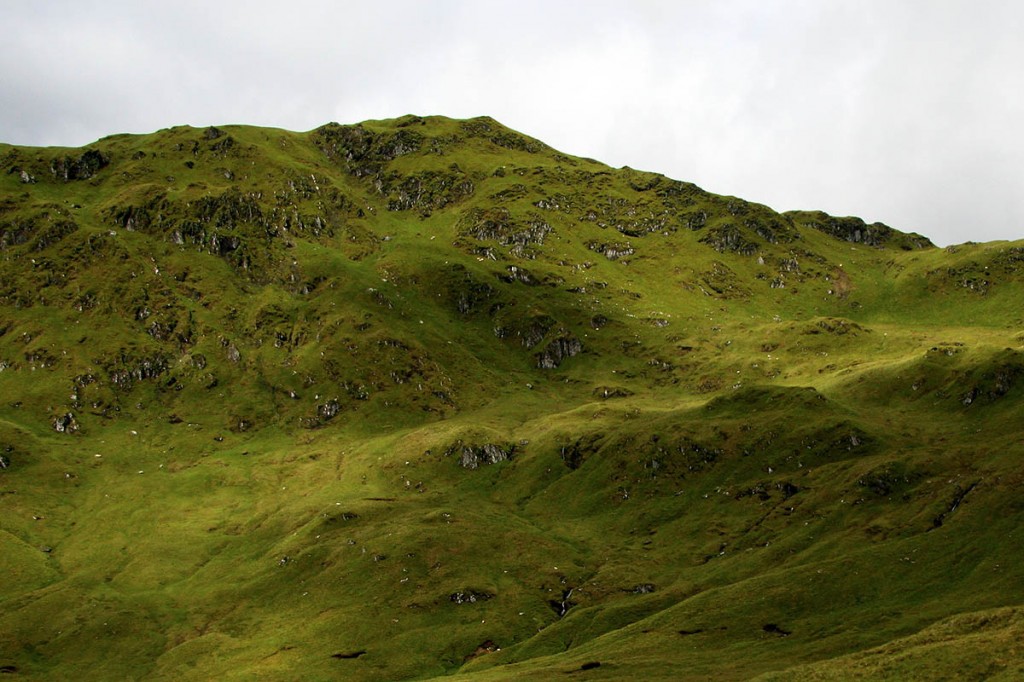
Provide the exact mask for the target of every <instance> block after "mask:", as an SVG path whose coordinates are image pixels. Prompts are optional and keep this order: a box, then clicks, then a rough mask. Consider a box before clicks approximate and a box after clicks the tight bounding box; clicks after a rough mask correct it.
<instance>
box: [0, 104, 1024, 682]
mask: <svg viewBox="0 0 1024 682" xmlns="http://www.w3.org/2000/svg"><path fill="white" fill-rule="evenodd" d="M1022 300H1024V242H1015V243H1008V242H996V243H989V244H964V245H959V246H955V247H949V248H945V249H940V248H937V247H935V246H934V245H932V244H931V242H929V240H928V239H927V238H925V237H923V236H920V235H917V234H908V233H904V232H900V231H898V230H896V229H893V228H890V227H888V226H886V225H883V224H880V223H874V224H866V223H864V222H863V221H862V220H860V219H857V218H850V217H833V216H829V215H827V214H825V213H821V212H812V211H808V212H803V211H801V212H789V213H777V212H775V211H773V210H771V209H769V208H768V207H766V206H762V205H758V204H753V203H749V202H746V201H743V200H742V199H738V198H735V197H726V196H718V195H715V194H711V193H708V192H706V191H704V190H702V189H700V188H699V187H697V186H695V185H693V184H689V183H686V182H680V181H676V180H672V179H669V178H666V177H664V176H662V175H658V174H654V173H647V172H640V171H635V170H632V169H629V168H623V169H612V168H610V167H608V166H605V165H603V164H601V163H599V162H597V161H594V160H590V159H583V158H576V157H571V156H567V155H564V154H561V153H559V152H557V151H556V150H554V149H551V148H550V147H548V146H546V145H545V144H543V143H542V142H540V141H537V140H534V139H532V138H529V137H527V136H524V135H522V134H520V133H518V132H515V131H512V130H510V129H508V128H506V127H504V126H502V125H501V124H499V123H497V122H496V121H494V120H493V119H490V118H477V119H472V120H467V121H459V120H452V119H448V118H443V117H425V118H424V117H417V116H406V117H403V118H400V119H396V120H389V121H368V122H365V123H362V124H359V125H338V124H336V123H330V124H327V125H325V126H323V127H320V128H317V129H316V130H313V131H310V132H308V133H293V132H287V131H283V130H277V129H268V128H255V127H247V126H223V127H211V128H206V129H197V128H191V127H177V128H172V129H169V130H162V131H159V132H156V133H153V134H149V135H115V136H111V137H107V138H104V139H102V140H99V141H97V142H96V143H95V144H92V145H89V146H88V147H86V148H82V149H63V148H45V149H44V148H29V147H15V146H10V145H0V396H2V401H0V568H2V569H3V576H4V580H2V581H0V673H3V674H7V675H9V676H10V677H11V678H12V679H68V678H82V677H86V678H88V679H97V680H100V679H119V680H122V679H154V680H206V679H213V678H217V679H223V680H252V679H266V680H277V679H304V680H335V679H347V680H402V679H432V678H435V677H436V678H445V679H452V680H463V679H464V680H473V681H481V682H482V681H485V680H507V679H522V680H548V679H552V678H554V677H561V676H562V674H563V673H574V674H573V678H574V679H575V678H579V679H587V680H591V679H594V680H597V679H645V680H686V679H694V680H698V679H712V678H713V679H753V678H757V679H761V680H807V679H822V680H824V679H850V678H857V677H860V678H870V679H878V678H892V679H901V680H905V679H936V678H942V677H948V676H953V675H956V676H957V677H960V678H962V679H966V678H972V677H973V678H976V679H982V678H984V679H1007V680H1010V679H1018V678H1019V677H1020V676H1022V675H1024V644H1022V643H1021V642H1022V641H1024V640H1022V636H1024V610H1022V608H1021V606H1022V605H1024V564H1022V563H1021V561H1020V560H1019V559H1020V557H1021V549H1022V540H1024V536H1022V533H1024V531H1022V530H1021V528H1024V498H1022V496H1021V495H1020V491H1021V485H1022V482H1024V481H1022V479H1024V467H1022V465H1021V462H1022V461H1024V443H1022V441H1021V438H1020V417H1021V415H1022V414H1024V409H1022V408H1024V308H1022V307H1021V301H1022Z"/></svg>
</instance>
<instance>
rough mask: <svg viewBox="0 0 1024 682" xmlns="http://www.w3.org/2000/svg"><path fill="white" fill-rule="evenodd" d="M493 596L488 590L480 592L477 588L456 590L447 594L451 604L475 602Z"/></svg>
mask: <svg viewBox="0 0 1024 682" xmlns="http://www.w3.org/2000/svg"><path fill="white" fill-rule="evenodd" d="M493 598H494V595H493V594H491V593H490V592H481V591H479V590H472V589H465V590H459V591H458V592H452V593H451V594H450V595H448V601H450V602H451V603H453V604H475V603H476V602H478V601H487V600H489V599H493Z"/></svg>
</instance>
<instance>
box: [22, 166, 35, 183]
mask: <svg viewBox="0 0 1024 682" xmlns="http://www.w3.org/2000/svg"><path fill="white" fill-rule="evenodd" d="M18 177H19V178H20V179H21V182H22V183H23V184H26V185H33V184H35V182H36V178H35V176H34V175H30V174H29V172H28V171H26V170H23V171H21V173H20V174H19V175H18Z"/></svg>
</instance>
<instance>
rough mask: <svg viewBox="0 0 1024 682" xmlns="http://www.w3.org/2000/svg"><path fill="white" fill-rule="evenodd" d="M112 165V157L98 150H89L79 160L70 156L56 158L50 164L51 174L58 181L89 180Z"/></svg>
mask: <svg viewBox="0 0 1024 682" xmlns="http://www.w3.org/2000/svg"><path fill="white" fill-rule="evenodd" d="M109 164H110V157H109V156H107V155H106V154H104V153H103V152H101V151H99V150H96V149H87V150H86V151H85V152H84V153H83V154H82V155H81V156H80V157H78V159H72V158H71V157H70V156H64V157H60V158H56V159H54V160H53V161H51V162H50V172H51V173H53V176H54V177H55V178H57V179H58V180H63V181H64V182H70V181H72V180H88V179H89V178H91V177H93V176H94V175H95V174H96V173H97V172H98V171H100V170H101V169H103V168H105V167H106V166H107V165H109Z"/></svg>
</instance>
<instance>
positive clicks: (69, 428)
mask: <svg viewBox="0 0 1024 682" xmlns="http://www.w3.org/2000/svg"><path fill="white" fill-rule="evenodd" d="M50 423H51V424H52V425H53V430H54V431H56V432H57V433H77V432H78V430H79V425H78V420H77V419H75V415H74V413H72V412H65V413H64V414H61V415H57V416H56V417H54V418H53V420H52V421H51V422H50Z"/></svg>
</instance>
